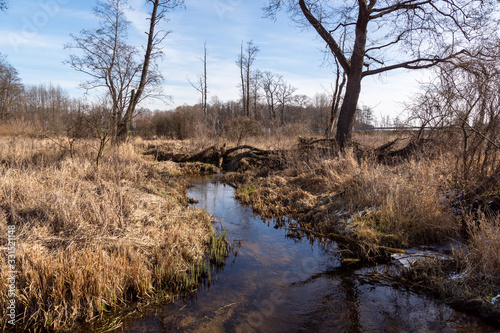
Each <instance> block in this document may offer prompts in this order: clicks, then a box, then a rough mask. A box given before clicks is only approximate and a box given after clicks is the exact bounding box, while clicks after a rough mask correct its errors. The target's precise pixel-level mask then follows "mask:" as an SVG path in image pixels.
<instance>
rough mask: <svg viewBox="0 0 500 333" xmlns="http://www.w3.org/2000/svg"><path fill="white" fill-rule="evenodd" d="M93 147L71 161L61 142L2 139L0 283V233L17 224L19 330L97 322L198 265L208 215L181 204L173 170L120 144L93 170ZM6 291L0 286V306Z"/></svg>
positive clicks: (82, 148) (181, 189) (81, 146)
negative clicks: (8, 226)
mask: <svg viewBox="0 0 500 333" xmlns="http://www.w3.org/2000/svg"><path fill="white" fill-rule="evenodd" d="M92 144H93V143H92V142H80V143H78V145H77V146H76V147H75V154H74V157H73V158H70V157H69V153H68V150H67V149H64V148H63V147H64V139H61V140H60V141H59V140H58V141H57V142H55V141H53V140H35V139H22V138H18V139H16V138H4V139H1V140H0V178H1V179H2V181H1V182H0V221H1V223H0V234H1V235H3V236H2V238H1V239H2V246H3V247H2V252H3V255H2V257H3V258H4V260H2V262H1V265H2V267H1V268H0V271H1V273H0V279H2V281H7V278H8V266H7V260H6V258H7V254H6V252H7V231H8V230H7V225H15V235H16V237H17V242H16V269H17V271H18V273H17V275H16V287H17V298H16V299H17V318H16V323H17V328H18V329H19V328H21V329H23V328H24V329H26V328H28V327H31V328H38V329H39V328H45V329H54V330H59V329H68V328H70V327H72V326H73V325H75V324H76V323H77V322H78V321H84V322H95V321H99V320H100V319H102V318H104V317H105V316H106V314H107V313H108V312H109V311H112V310H114V309H115V308H116V307H117V306H124V305H126V304H128V303H129V302H131V301H142V302H148V301H150V300H151V299H153V298H155V297H156V296H155V294H157V293H158V292H159V291H161V290H169V289H175V288H178V287H179V284H182V283H184V282H186V283H184V284H187V281H188V279H186V275H187V273H188V272H189V271H190V270H192V268H193V267H195V266H193V265H198V264H200V263H202V262H204V258H205V253H206V252H207V250H208V246H209V244H210V235H211V234H213V231H212V228H211V224H210V217H209V216H208V214H206V213H204V212H202V211H201V210H198V209H196V208H190V207H187V206H185V205H183V204H182V202H183V201H185V188H186V187H185V184H183V183H182V182H180V181H179V180H178V179H176V178H174V177H172V176H173V175H176V174H180V171H179V169H178V167H177V166H176V165H175V164H173V163H169V162H165V163H155V164H152V163H150V162H146V161H145V160H144V159H143V158H142V157H141V156H140V155H139V154H138V153H136V151H135V149H134V147H133V146H132V145H131V144H125V145H122V146H119V147H110V148H109V150H108V151H107V152H106V154H105V157H104V159H103V161H102V162H101V165H100V167H99V169H97V168H96V166H95V162H94V160H93V156H94V154H95V151H94V149H93V148H92ZM160 175H162V177H160ZM180 280H184V282H182V281H180ZM7 288H8V286H7V285H6V284H5V283H2V284H0V301H1V302H2V303H3V304H7V302H8V300H9V298H8V296H7V295H8V293H7ZM1 311H3V313H2V317H3V318H6V308H5V307H3V308H2V310H1ZM2 325H3V327H7V326H8V324H6V323H5V321H3V322H2Z"/></svg>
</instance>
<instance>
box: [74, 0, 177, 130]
mask: <svg viewBox="0 0 500 333" xmlns="http://www.w3.org/2000/svg"><path fill="white" fill-rule="evenodd" d="M147 2H148V3H150V4H151V5H152V8H151V13H150V18H149V20H150V26H149V30H148V32H146V34H147V45H146V47H145V54H144V58H143V60H142V61H139V60H138V58H139V52H138V50H137V48H136V47H135V46H132V45H130V44H128V43H127V29H128V27H129V25H130V22H129V21H128V20H127V19H126V16H125V12H126V10H127V8H128V4H127V0H105V1H98V2H97V6H96V7H95V8H94V14H95V15H96V16H97V17H98V18H99V27H98V28H95V29H86V30H82V31H81V33H80V35H79V36H75V35H71V36H72V38H73V43H71V44H68V45H67V46H66V47H67V48H71V49H76V50H79V51H80V54H79V55H75V54H73V55H71V56H70V59H69V60H68V61H67V63H68V64H69V65H70V66H71V67H72V68H74V69H75V70H77V71H80V72H83V73H85V74H87V75H88V76H89V77H90V78H89V79H88V80H86V81H85V82H83V83H82V84H81V86H82V87H83V88H85V89H86V90H90V89H95V88H102V87H104V88H105V89H106V92H107V95H108V96H109V98H110V99H111V109H112V110H111V117H112V122H111V123H112V124H113V125H112V129H111V130H112V135H113V137H114V138H118V139H124V138H126V137H127V134H128V131H129V128H130V123H131V121H132V118H133V116H134V114H135V110H136V106H137V104H138V103H139V102H140V101H141V100H143V99H145V98H147V97H151V96H158V97H159V96H161V91H159V90H158V88H159V86H160V84H161V83H162V82H163V77H162V75H161V73H160V72H159V71H158V69H157V65H156V62H155V61H156V59H158V58H159V57H161V55H162V53H161V48H160V44H161V42H162V41H163V40H164V39H165V37H166V36H167V35H168V33H169V32H168V31H163V30H160V31H158V29H157V26H158V24H159V22H160V21H161V20H163V19H165V14H166V12H167V11H168V10H170V9H173V8H175V7H177V6H179V5H182V4H183V1H181V0H164V1H160V0H148V1H147Z"/></svg>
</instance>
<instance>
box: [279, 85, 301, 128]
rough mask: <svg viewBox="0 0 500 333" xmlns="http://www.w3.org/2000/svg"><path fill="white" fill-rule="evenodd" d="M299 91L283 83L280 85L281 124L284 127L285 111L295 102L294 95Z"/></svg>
mask: <svg viewBox="0 0 500 333" xmlns="http://www.w3.org/2000/svg"><path fill="white" fill-rule="evenodd" d="M295 91H297V88H295V87H293V86H292V85H291V84H287V83H286V82H284V81H283V82H282V83H281V84H280V85H278V96H277V97H278V103H279V109H280V124H281V126H283V125H284V124H285V110H286V107H287V106H288V104H289V103H291V102H292V101H293V94H294V93H295Z"/></svg>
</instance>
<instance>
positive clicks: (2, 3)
mask: <svg viewBox="0 0 500 333" xmlns="http://www.w3.org/2000/svg"><path fill="white" fill-rule="evenodd" d="M7 8H9V4H8V3H7V0H0V10H1V11H5V10H6V9H7Z"/></svg>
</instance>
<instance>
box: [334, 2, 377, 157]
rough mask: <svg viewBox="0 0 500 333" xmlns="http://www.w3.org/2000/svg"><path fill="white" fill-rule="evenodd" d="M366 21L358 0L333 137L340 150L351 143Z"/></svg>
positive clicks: (361, 67)
mask: <svg viewBox="0 0 500 333" xmlns="http://www.w3.org/2000/svg"><path fill="white" fill-rule="evenodd" d="M368 21H369V12H368V8H367V7H366V2H362V1H360V4H359V15H358V20H357V22H356V40H355V42H354V48H353V52H352V56H351V61H350V68H349V71H348V72H347V84H346V90H345V96H344V101H343V102H342V108H341V109H340V115H339V121H338V124H337V135H336V137H335V138H336V140H337V144H338V145H339V148H340V149H341V150H344V149H345V148H347V147H348V146H350V145H351V144H352V126H353V124H354V117H355V115H356V107H357V106H358V100H359V95H360V93H361V79H362V77H363V66H364V59H365V47H366V35H367V30H366V28H367V26H368Z"/></svg>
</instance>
